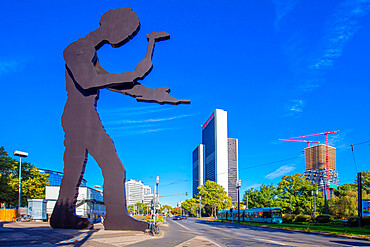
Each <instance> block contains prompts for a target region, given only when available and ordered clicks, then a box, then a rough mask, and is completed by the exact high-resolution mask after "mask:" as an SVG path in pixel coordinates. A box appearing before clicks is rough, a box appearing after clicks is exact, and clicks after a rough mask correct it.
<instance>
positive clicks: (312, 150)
mask: <svg viewBox="0 0 370 247" xmlns="http://www.w3.org/2000/svg"><path fill="white" fill-rule="evenodd" d="M338 132H339V130H337V131H330V132H322V133H317V134H310V135H304V136H297V137H290V138H289V139H279V140H280V141H290V142H305V143H307V144H308V147H307V148H305V149H304V156H305V171H304V175H305V177H306V178H307V180H308V181H311V182H312V183H316V184H317V185H318V187H319V190H320V191H322V192H326V193H325V194H326V196H327V198H330V197H331V195H332V194H333V191H334V188H336V187H337V186H338V178H339V177H338V171H337V169H336V158H335V157H336V153H335V151H336V149H335V147H331V146H329V134H333V133H338ZM318 135H325V144H318V145H316V146H311V145H310V144H311V143H320V142H318V141H309V140H302V138H306V137H311V136H318Z"/></svg>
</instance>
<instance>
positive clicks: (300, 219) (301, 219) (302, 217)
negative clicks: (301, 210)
mask: <svg viewBox="0 0 370 247" xmlns="http://www.w3.org/2000/svg"><path fill="white" fill-rule="evenodd" d="M310 221H311V215H304V214H301V215H298V216H297V218H295V220H294V222H310Z"/></svg>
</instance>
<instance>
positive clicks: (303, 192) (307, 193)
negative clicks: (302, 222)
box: [277, 174, 323, 214]
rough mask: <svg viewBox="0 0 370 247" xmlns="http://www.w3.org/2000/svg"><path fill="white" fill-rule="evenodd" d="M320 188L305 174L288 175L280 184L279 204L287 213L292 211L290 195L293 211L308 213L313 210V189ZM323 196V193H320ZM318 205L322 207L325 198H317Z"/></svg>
mask: <svg viewBox="0 0 370 247" xmlns="http://www.w3.org/2000/svg"><path fill="white" fill-rule="evenodd" d="M317 189H318V187H317V184H314V183H310V182H309V181H307V180H306V178H305V177H304V175H303V174H295V175H286V176H283V178H282V180H281V181H280V182H279V184H278V188H277V193H278V196H279V198H280V200H279V204H280V205H278V206H280V207H281V208H282V209H283V211H284V212H285V213H289V212H290V197H292V213H293V214H303V213H306V214H308V213H309V212H310V211H311V200H312V198H313V196H312V191H316V190H317ZM319 197H322V193H321V192H320V193H319ZM317 205H318V207H319V208H320V207H322V205H323V199H320V198H317Z"/></svg>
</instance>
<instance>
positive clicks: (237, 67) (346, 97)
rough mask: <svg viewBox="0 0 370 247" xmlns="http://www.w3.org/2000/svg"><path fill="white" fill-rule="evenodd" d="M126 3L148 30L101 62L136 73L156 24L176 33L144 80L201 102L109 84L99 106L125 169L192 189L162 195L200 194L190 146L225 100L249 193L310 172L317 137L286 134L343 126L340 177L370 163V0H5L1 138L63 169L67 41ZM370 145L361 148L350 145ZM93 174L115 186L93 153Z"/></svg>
mask: <svg viewBox="0 0 370 247" xmlns="http://www.w3.org/2000/svg"><path fill="white" fill-rule="evenodd" d="M126 7H129V8H132V9H133V10H134V11H135V12H136V13H137V15H138V16H139V19H140V23H141V30H140V32H139V33H138V35H137V36H136V37H135V38H134V39H133V40H131V41H130V42H128V43H127V44H125V45H124V46H122V47H120V48H112V47H109V46H104V47H102V48H101V49H100V50H99V51H98V56H99V58H100V63H101V65H102V66H103V67H104V68H105V69H106V70H107V71H109V72H112V73H113V72H126V71H131V70H133V69H134V68H135V66H136V64H137V63H138V62H139V61H140V60H141V59H142V58H143V57H144V56H145V52H146V47H147V41H146V38H145V35H146V34H147V33H150V32H153V31H166V32H168V33H169V34H170V35H171V39H170V40H167V41H163V42H160V43H157V45H156V48H155V52H154V57H153V65H154V68H153V71H152V72H151V73H150V74H149V75H148V76H147V77H146V78H145V80H144V81H142V83H143V84H144V85H145V86H146V87H150V88H156V87H170V88H171V95H172V96H174V97H177V98H187V99H190V100H191V104H190V105H179V106H161V105H156V104H149V103H138V102H136V101H135V99H133V98H130V97H128V96H124V95H122V94H118V93H115V92H111V91H108V90H101V96H100V99H99V102H98V112H99V114H100V117H101V119H102V122H103V124H104V126H105V128H106V130H107V132H108V134H109V135H110V136H111V137H112V139H113V141H114V143H115V145H116V149H117V152H118V155H119V157H120V158H121V160H122V162H123V164H124V166H125V167H126V169H127V178H128V179H136V180H142V181H143V182H144V183H145V184H147V185H150V186H153V185H154V183H155V177H156V176H159V177H160V193H161V194H162V195H172V194H179V193H185V192H189V196H188V197H186V196H185V195H182V196H173V197H164V198H163V200H162V203H166V204H170V205H175V204H176V202H177V201H180V200H185V199H186V198H190V195H191V194H192V191H191V188H192V186H191V179H192V160H191V159H192V155H191V153H192V151H193V150H194V148H195V147H196V146H197V145H198V144H199V143H201V125H202V124H204V122H205V121H206V120H207V119H208V117H209V116H210V115H211V113H212V112H213V111H214V109H216V108H220V109H224V110H226V111H228V126H229V129H228V133H229V134H228V135H229V137H233V138H238V139H239V169H240V172H239V176H240V179H241V180H242V188H241V189H242V191H244V190H245V189H247V188H251V187H258V186H259V185H261V184H263V183H264V184H269V183H275V184H276V183H277V182H278V181H279V180H280V178H281V176H283V175H285V174H295V173H302V172H303V170H304V158H303V155H302V151H303V149H304V148H305V147H306V144H305V143H295V142H281V141H279V140H278V139H279V138H289V137H292V136H301V135H306V134H313V133H319V132H323V131H334V130H340V133H338V134H333V135H330V138H329V141H330V144H331V145H334V146H335V147H337V148H338V150H337V169H338V172H339V177H340V183H341V184H342V183H349V182H353V181H354V179H355V175H356V172H357V171H362V170H366V169H369V168H370V166H369V153H370V146H369V145H368V143H369V141H370V133H369V129H368V123H369V120H370V119H369V118H370V117H369V114H368V112H369V106H370V104H369V97H368V92H369V89H370V86H369V79H370V70H369V68H368V66H369V62H368V59H369V57H370V47H369V45H368V44H369V43H370V32H369V28H370V15H369V12H370V1H369V0H367V1H366V0H361V1H360V0H350V1H346V0H344V1H338V0H335V1H334V0H328V1H309V2H307V1H303V0H265V1H233V3H232V4H231V3H230V2H227V1H193V0H189V1H101V2H98V1H33V2H29V1H15V2H7V3H6V5H3V6H2V8H1V10H0V13H1V17H2V25H1V26H0V32H1V34H2V37H3V38H2V39H1V41H0V44H1V53H0V81H1V86H2V92H3V93H2V95H1V98H0V103H1V106H2V120H1V121H0V128H1V130H2V134H1V142H0V145H2V146H4V147H5V148H6V150H7V151H8V152H9V153H13V152H14V150H16V149H19V150H22V151H26V152H29V157H28V158H27V161H28V162H31V163H32V164H34V165H36V166H37V167H40V168H45V169H52V170H57V171H62V170H63V152H64V145H63V140H64V132H63V129H62V126H61V116H62V113H63V108H64V104H65V102H66V99H67V93H66V90H65V77H64V69H65V68H64V60H63V50H64V49H65V47H66V46H67V45H68V44H70V43H71V42H73V41H75V40H77V39H79V38H81V37H84V36H86V34H88V33H89V32H91V31H93V30H95V29H96V28H97V27H98V25H99V24H98V22H99V20H100V17H101V16H102V15H103V14H104V13H105V12H106V11H108V10H109V9H112V8H126ZM311 140H316V141H320V142H321V143H324V142H325V138H324V136H317V137H315V138H311ZM362 142H367V143H364V144H361V145H355V146H354V153H352V151H351V148H348V146H349V145H350V144H357V143H362ZM341 147H342V148H341ZM353 154H354V157H355V160H356V166H357V168H356V166H355V162H354V159H353ZM291 158H292V159H291ZM282 160H283V161H282ZM278 161H281V162H278ZM85 178H86V179H87V181H88V185H89V186H91V187H92V186H94V185H102V184H103V178H102V176H101V172H100V170H99V167H98V166H97V164H96V163H95V162H94V160H93V159H92V158H91V157H90V159H89V162H88V164H87V168H86V173H85ZM241 194H242V193H241Z"/></svg>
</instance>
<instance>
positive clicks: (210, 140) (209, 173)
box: [193, 109, 238, 202]
mask: <svg viewBox="0 0 370 247" xmlns="http://www.w3.org/2000/svg"><path fill="white" fill-rule="evenodd" d="M229 155H230V157H229ZM202 163H203V165H202ZM201 173H202V174H203V179H201V177H202V176H201ZM237 179H238V140H237V139H232V138H228V136H227V112H226V111H224V110H221V109H216V110H215V111H214V112H213V113H212V115H211V116H210V117H209V118H208V120H207V121H206V122H205V124H204V125H203V126H202V144H201V145H199V146H198V147H197V148H196V149H195V150H194V151H193V197H195V195H196V194H197V193H198V191H197V189H196V187H198V186H200V185H202V184H203V183H205V182H206V181H207V180H209V181H214V182H216V183H217V184H219V185H221V186H222V187H223V188H224V189H225V191H226V192H227V193H228V196H230V197H231V198H232V201H233V202H235V201H236V200H237V192H236V186H235V184H236V180H237Z"/></svg>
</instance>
